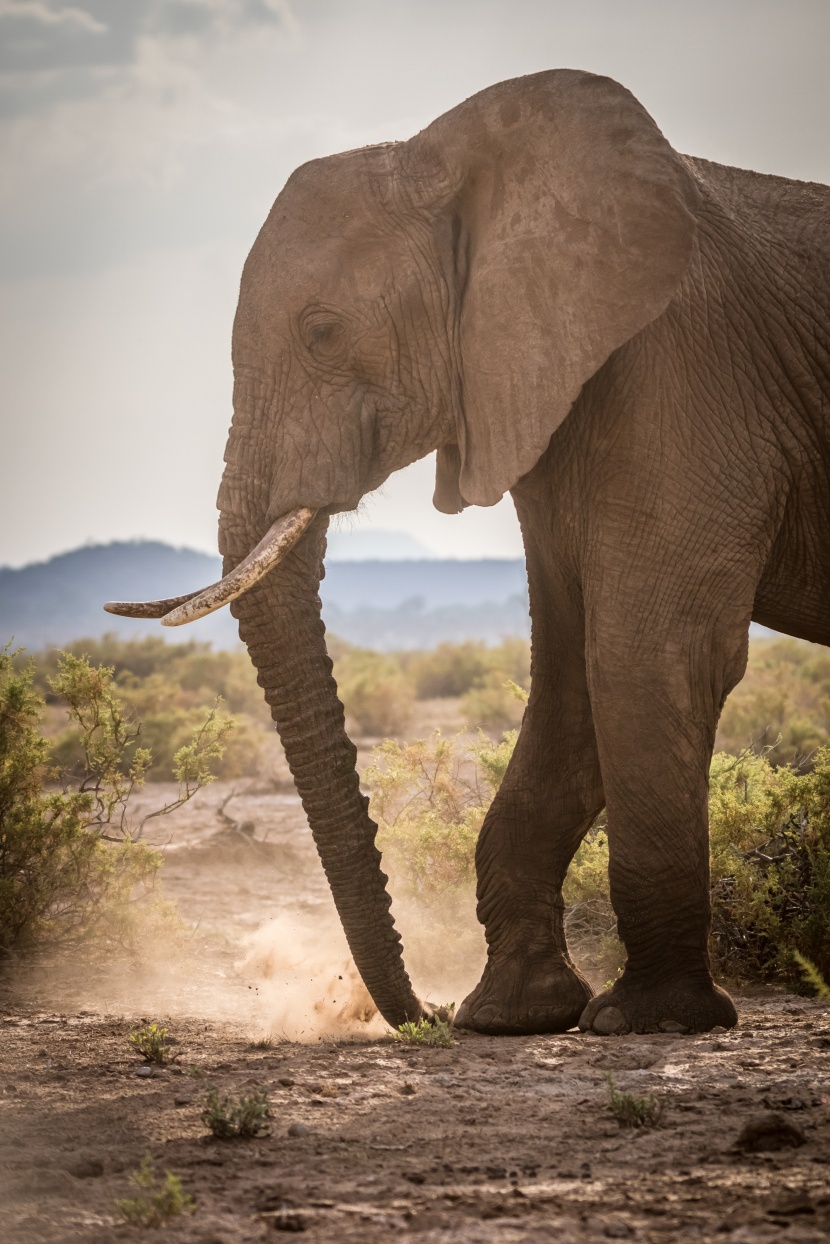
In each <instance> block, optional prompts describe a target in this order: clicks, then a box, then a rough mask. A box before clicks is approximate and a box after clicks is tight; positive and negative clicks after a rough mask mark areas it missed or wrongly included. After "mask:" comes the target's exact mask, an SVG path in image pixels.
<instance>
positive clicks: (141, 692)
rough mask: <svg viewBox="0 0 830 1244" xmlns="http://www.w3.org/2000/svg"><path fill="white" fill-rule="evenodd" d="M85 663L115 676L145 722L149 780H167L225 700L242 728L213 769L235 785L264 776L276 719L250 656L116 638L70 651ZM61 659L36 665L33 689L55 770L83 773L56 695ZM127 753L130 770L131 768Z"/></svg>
mask: <svg viewBox="0 0 830 1244" xmlns="http://www.w3.org/2000/svg"><path fill="white" fill-rule="evenodd" d="M67 652H68V655H69V656H72V657H78V658H85V659H86V660H87V662H88V663H89V664H90V666H91V667H93V668H96V667H98V666H101V667H103V668H107V669H109V670H111V672H112V684H113V689H114V691H115V692H116V693H117V695H118V697H119V700H120V702H121V703H122V705H123V707H124V711H125V712H126V713H128V714H132V715H133V716H134V717H136V718H138V719H140V720H141V723H142V730H141V742H142V745H143V746H144V747H145V748H147V750H148V751H150V752H151V753H152V756H153V763H152V766H151V767H150V769H149V770H148V772H147V773H146V775H145V776H146V778H147V780H148V781H161V780H164V779H165V777H169V773H170V770H171V769H172V767H173V765H174V763H175V757H176V753H177V752H178V751H179V750H180V748H182V747H184V746H185V745H186V744H187V743H188V741H189V740H190V739H191V738H192V736H193V732H194V730H195V729H197V728H198V725H199V723H200V722H201V721H202V719H203V717H204V714H205V711H206V706H207V705H210V704H213V703H216V702H217V701H218V700H221V701H222V703H223V705H224V706H225V707H227V708H228V709H229V710H230V711H231V712H232V713H234V714H235V720H236V728H235V730H234V731H233V733H232V734H231V735H229V737H228V738H227V739H226V740H225V746H224V750H223V754H222V756H221V757H218V758H216V759H215V761H214V766H213V768H214V773H215V775H216V776H217V777H219V778H223V779H228V780H232V779H234V778H238V777H243V776H246V775H252V774H256V773H259V772H260V771H261V770H262V769H263V768H264V767H265V758H266V753H267V752H268V750H269V749H271V750H273V749H274V748H275V747H276V740H275V738H274V733H273V729H272V726H271V720H270V714H269V712H268V709H267V706H266V705H265V702H264V699H263V696H262V691H261V689H260V688H259V686H258V685H257V681H256V672H255V670H254V668H253V666H252V665H251V661H250V658H249V657H248V655H247V653H245V652H243V651H242V650H238V651H234V652H221V651H220V652H213V651H211V648H210V645H209V644H205V643H199V642H191V643H184V644H168V643H165V641H164V640H163V639H158V638H156V637H154V636H151V637H147V638H145V639H137V640H120V639H118V638H117V637H116V636H114V635H105V636H104V637H103V638H102V639H97V640H94V639H83V640H78V641H77V642H76V643H74V644H71V645H70V647H69V649H68V650H67ZM60 659H61V654H60V653H59V652H57V651H54V650H50V651H48V652H45V653H40V654H38V655H37V656H36V657H35V658H34V670H35V685H36V686H37V687H38V689H40V690H41V691H42V693H43V694H44V698H45V700H46V702H47V705H48V706H49V708H50V712H49V717H48V719H47V726H50V727H51V729H49V730H48V734H49V736H50V737H51V738H52V743H53V752H52V756H53V760H54V763H55V764H57V765H58V766H60V767H61V768H62V769H66V770H69V771H73V772H76V773H78V772H80V769H81V767H82V765H83V756H82V754H81V752H80V751H79V745H78V737H77V733H76V732H75V731H74V730H73V729H66V728H65V727H64V725H63V722H64V718H63V714H62V713H56V712H55V708H56V707H57V708H60V705H61V700H60V696H59V695H58V694H57V693H56V692H55V691H53V689H52V686H51V681H52V680H53V679H54V677H55V675H56V672H57V669H58V662H59V661H60ZM129 758H130V752H129V749H127V751H126V752H125V762H129Z"/></svg>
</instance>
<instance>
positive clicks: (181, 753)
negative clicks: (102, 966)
mask: <svg viewBox="0 0 830 1244" xmlns="http://www.w3.org/2000/svg"><path fill="white" fill-rule="evenodd" d="M19 655H20V654H18V653H12V652H11V651H10V649H9V647H8V646H7V647H6V648H4V649H0V954H5V955H9V954H11V953H12V952H14V951H19V950H25V949H27V948H29V947H34V946H38V945H46V944H49V945H55V944H65V943H67V942H76V941H82V940H89V939H90V938H92V937H96V936H97V937H103V938H104V939H105V940H106V941H109V942H116V943H122V944H123V943H124V942H129V941H130V940H131V939H132V937H133V936H134V933H135V929H136V925H137V922H138V921H139V920H140V916H141V913H142V911H147V910H148V909H147V906H146V905H145V907H144V908H142V907H141V906H140V905H138V906H137V905H136V903H135V901H134V900H135V899H136V897H137V896H138V897H140V896H144V897H145V899H146V898H149V897H150V896H151V895H152V890H153V884H154V881H155V878H156V874H157V872H158V869H159V867H160V864H161V856H160V855H159V853H158V852H157V851H154V850H152V849H151V848H150V847H148V846H147V845H146V844H144V843H143V842H141V841H140V840H139V839H140V836H141V829H142V826H143V824H144V821H146V820H148V819H150V817H154V816H159V815H163V814H164V813H166V812H170V811H172V810H173V809H174V808H176V807H179V806H181V804H182V803H185V802H186V801H187V800H188V799H190V798H192V796H193V795H194V794H195V793H196V791H197V790H199V789H200V787H202V786H204V785H205V784H206V783H207V782H210V781H212V780H213V774H212V771H211V766H212V765H213V764H214V763H215V762H216V761H217V760H218V759H219V758H220V757H221V755H222V751H223V747H224V743H225V740H226V738H227V737H228V734H229V732H230V730H231V727H232V724H233V723H232V722H231V721H230V720H229V719H226V718H223V717H222V716H221V715H219V714H218V713H217V712H216V711H215V710H213V711H210V712H209V713H208V714H207V715H206V716H205V718H204V720H203V722H202V724H201V725H200V726H199V728H198V729H197V730H196V732H195V734H194V736H193V738H192V740H191V741H190V743H188V744H187V745H186V746H183V747H181V748H180V749H179V750H178V752H177V753H176V755H175V757H174V766H173V767H174V776H175V778H176V781H177V782H178V783H179V794H178V797H177V798H176V799H174V800H173V801H172V802H171V803H169V804H167V805H165V806H164V807H161V808H158V809H156V810H155V811H154V812H152V813H150V814H149V816H146V817H145V818H144V821H142V822H141V824H139V825H138V826H134V825H133V824H132V823H131V821H130V815H129V812H128V800H129V797H130V794H131V793H132V792H133V790H135V789H136V788H137V787H139V786H141V785H142V783H143V782H144V779H145V775H146V773H147V769H148V767H149V765H150V762H151V759H152V757H151V755H150V753H149V752H148V751H147V750H146V748H143V747H140V746H139V745H138V743H139V736H140V726H139V724H138V723H137V722H135V721H134V720H133V719H131V717H130V715H129V714H128V713H126V712H125V710H124V708H123V706H122V705H121V703H120V702H119V700H118V698H117V697H116V696H115V694H114V691H113V675H112V670H111V669H107V668H100V669H99V668H96V667H94V666H92V665H90V663H89V662H88V661H87V660H86V659H85V658H82V657H76V656H73V655H72V654H71V653H62V654H59V655H58V657H57V658H56V667H55V668H56V672H55V675H54V677H52V678H51V679H50V688H51V692H52V694H53V697H54V698H55V699H56V700H57V701H58V702H59V703H61V704H63V706H64V708H65V712H66V713H67V715H68V717H69V721H70V723H71V728H72V730H73V731H74V735H75V750H76V752H77V754H78V756H79V757H80V762H79V766H78V770H77V772H76V773H75V774H74V776H73V775H66V774H64V775H61V774H60V772H59V771H58V770H56V769H54V767H52V765H51V764H50V760H51V757H50V747H49V743H48V741H47V740H46V739H45V738H44V737H43V735H42V733H41V730H40V723H41V718H42V715H43V711H44V702H43V699H42V697H41V696H39V695H38V694H37V692H36V691H35V689H34V686H33V682H34V667H33V665H32V663H29V664H25V665H22V664H21V663H20V659H19ZM15 658H17V660H16V659H15ZM61 778H62V780H61ZM153 910H154V912H155V915H156V917H163V915H164V909H161V908H159V907H158V906H156V907H155V908H154V909H153Z"/></svg>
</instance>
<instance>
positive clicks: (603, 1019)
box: [591, 1006, 628, 1037]
mask: <svg viewBox="0 0 830 1244" xmlns="http://www.w3.org/2000/svg"><path fill="white" fill-rule="evenodd" d="M591 1027H592V1028H593V1030H594V1032H598V1033H599V1034H600V1036H603V1037H607V1036H610V1034H611V1033H615V1032H628V1020H627V1019H626V1018H625V1016H624V1015H623V1013H622V1011H621V1010H620V1009H619V1007H616V1006H605V1007H603V1008H602V1010H601V1011H599V1012H598V1013H597V1014H596V1016H595V1017H594V1020H593V1022H592V1024H591Z"/></svg>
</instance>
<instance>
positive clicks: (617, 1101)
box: [605, 1071, 663, 1127]
mask: <svg viewBox="0 0 830 1244" xmlns="http://www.w3.org/2000/svg"><path fill="white" fill-rule="evenodd" d="M605 1079H606V1082H607V1084H608V1109H609V1110H610V1111H611V1113H612V1114H613V1116H614V1118H615V1119H616V1120H617V1122H618V1123H619V1125H620V1127H656V1126H657V1124H658V1123H659V1122H660V1117H661V1115H662V1113H663V1102H662V1101H661V1099H660V1098H659V1097H655V1096H654V1094H653V1093H650V1094H649V1095H648V1096H647V1097H635V1096H634V1094H633V1093H622V1092H620V1090H619V1089H618V1088H617V1087H616V1085H615V1084H614V1077H613V1076H612V1074H611V1072H610V1071H608V1072H606V1073H605Z"/></svg>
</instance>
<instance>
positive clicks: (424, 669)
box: [400, 641, 491, 700]
mask: <svg viewBox="0 0 830 1244" xmlns="http://www.w3.org/2000/svg"><path fill="white" fill-rule="evenodd" d="M400 660H401V664H402V666H403V668H404V670H405V671H406V673H407V674H408V675H409V676H410V678H411V679H412V680H413V682H414V685H415V695H416V696H417V698H418V699H419V700H437V699H446V698H448V697H450V696H461V695H465V694H466V692H468V691H469V690H470V689H471V688H472V687H475V686H478V685H479V684H480V683H481V682H482V681H483V680H484V678H486V676H487V673H488V671H489V669H490V668H491V661H490V657H489V649H488V648H487V647H486V646H485V645H484V644H480V643H475V642H473V641H469V642H467V643H464V644H450V643H446V644H439V645H438V647H437V648H435V649H433V651H432V652H411V653H401V656H400Z"/></svg>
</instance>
